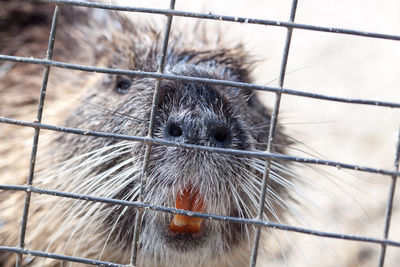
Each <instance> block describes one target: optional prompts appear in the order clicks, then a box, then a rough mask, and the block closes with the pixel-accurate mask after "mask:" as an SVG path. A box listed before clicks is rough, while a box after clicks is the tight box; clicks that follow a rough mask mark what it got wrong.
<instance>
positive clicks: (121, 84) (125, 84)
mask: <svg viewBox="0 0 400 267" xmlns="http://www.w3.org/2000/svg"><path fill="white" fill-rule="evenodd" d="M131 85H132V81H131V79H129V78H127V77H121V76H118V77H117V80H116V84H115V89H116V90H117V92H118V93H120V94H125V93H127V92H128V91H129V88H130V87H131Z"/></svg>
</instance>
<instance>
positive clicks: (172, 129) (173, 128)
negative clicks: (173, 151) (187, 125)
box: [168, 123, 182, 137]
mask: <svg viewBox="0 0 400 267" xmlns="http://www.w3.org/2000/svg"><path fill="white" fill-rule="evenodd" d="M168 133H169V135H170V136H173V137H179V136H182V128H181V127H179V126H178V125H176V124H174V123H173V124H171V125H169V129H168Z"/></svg>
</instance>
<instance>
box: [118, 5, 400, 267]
mask: <svg viewBox="0 0 400 267" xmlns="http://www.w3.org/2000/svg"><path fill="white" fill-rule="evenodd" d="M128 3H129V4H133V5H136V6H143V7H154V8H168V5H169V3H168V1H150V2H149V1H123V4H128ZM290 6H291V1H290V0H262V1H261V0H248V1H239V0H229V1H211V0H210V1H182V0H178V1H177V3H176V9H177V10H184V11H194V12H204V13H208V12H210V13H212V14H221V15H231V16H240V17H249V18H260V19H269V20H281V21H287V20H288V19H289V14H290ZM131 16H132V17H135V16H136V17H137V16H139V15H138V14H135V13H133V14H131ZM140 16H141V15H140ZM147 16H148V17H151V18H150V19H149V20H150V21H154V23H157V21H163V19H164V18H163V17H162V16H155V15H147ZM195 22H196V19H192V18H174V27H182V25H188V24H191V23H195ZM295 22H298V23H304V24H312V25H317V26H326V27H338V28H346V29H355V30H361V31H369V32H376V33H387V34H395V35H396V34H397V35H400V1H397V0H386V1H378V0H353V1H345V0H325V1H320V0H299V1H298V7H297V14H296V19H295ZM204 24H205V25H206V27H207V31H208V33H209V35H211V36H212V35H213V34H217V32H218V31H220V32H221V33H223V36H224V38H225V39H227V40H228V42H242V43H243V44H244V45H245V47H246V49H247V50H248V51H249V52H250V54H251V55H252V56H253V57H254V58H255V59H256V60H257V63H256V68H255V70H254V76H253V77H254V80H255V83H256V84H260V85H271V86H277V85H278V76H279V68H280V63H281V57H282V53H283V46H284V41H285V36H286V29H285V28H283V27H273V26H260V25H248V24H239V23H230V22H215V21H206V22H204ZM183 27H184V26H183ZM399 65H400V42H399V41H390V40H382V39H373V38H367V37H359V36H350V35H342V34H332V33H323V32H314V31H305V30H297V29H295V30H294V33H293V38H292V44H291V49H290V54H289V61H288V66H287V76H286V79H285V83H284V87H285V88H289V89H296V90H301V91H306V92H315V93H320V94H326V95H330V96H338V97H348V98H362V99H370V100H380V101H390V102H397V103H399V102H400V67H399ZM262 96H263V100H264V101H265V104H266V105H267V106H269V107H272V103H273V101H274V94H270V93H262ZM279 118H280V123H281V124H282V125H283V126H284V127H285V129H286V133H287V134H288V135H289V136H291V137H293V138H295V139H296V140H297V144H296V145H295V146H293V147H290V148H289V154H291V155H301V156H304V157H314V158H322V159H328V160H334V161H340V162H345V163H351V164H359V165H363V166H370V167H374V168H384V169H389V170H391V169H393V166H394V157H395V148H396V147H395V146H396V139H397V134H398V130H399V127H400V109H391V108H385V107H375V106H365V105H355V104H344V103H337V102H330V101H322V100H316V99H309V98H302V97H296V96H289V95H283V96H282V103H281V111H280V114H279ZM295 168H296V171H297V173H298V177H299V181H297V184H298V187H299V189H300V193H299V194H298V203H292V210H291V212H290V214H289V215H288V216H287V217H286V222H287V223H288V224H290V225H294V226H301V227H307V228H312V229H316V230H321V231H329V232H336V233H344V234H353V235H363V236H368V237H375V238H381V237H382V236H383V227H384V218H385V209H386V203H387V198H388V192H389V184H390V180H391V178H390V177H388V176H382V175H374V174H368V173H361V172H354V171H348V170H339V169H336V168H323V167H321V166H318V167H317V166H305V165H301V166H300V165H299V166H295ZM399 201H400V192H399V190H398V189H397V190H396V194H395V203H394V210H393V217H392V223H391V228H390V233H389V239H391V240H395V241H400V227H399V225H400V213H399V208H400V202H399ZM269 236H271V237H270V239H271V240H267V241H266V242H265V243H266V245H265V248H264V252H265V253H264V256H263V257H262V259H261V260H260V261H259V263H258V266H377V265H378V259H379V252H380V245H375V244H368V243H361V242H355V241H345V240H336V239H328V238H320V237H316V236H308V235H304V234H294V233H290V232H282V231H276V232H275V233H274V234H273V235H269ZM385 266H400V248H395V247H393V248H392V247H388V251H387V256H386V261H385Z"/></svg>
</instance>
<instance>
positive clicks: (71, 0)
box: [0, 0, 400, 266]
mask: <svg viewBox="0 0 400 267" xmlns="http://www.w3.org/2000/svg"><path fill="white" fill-rule="evenodd" d="M33 1H34V2H44V3H48V4H53V5H55V9H54V14H53V19H52V25H51V31H50V36H49V43H48V50H47V53H46V58H45V59H37V58H28V57H18V56H11V55H0V60H1V61H13V62H19V63H27V64H36V65H43V66H44V72H43V80H42V87H41V91H40V96H39V99H38V109H37V118H36V119H35V121H33V122H27V121H21V120H15V119H11V118H6V117H1V116H0V123H6V124H14V125H17V126H22V127H31V128H33V129H34V135H33V144H32V151H31V160H30V168H29V175H28V179H27V184H26V185H5V184H0V189H1V190H11V191H24V192H25V194H26V195H25V204H24V210H23V216H22V220H21V230H20V241H19V246H18V247H9V246H2V245H1V244H0V251H9V252H14V253H16V254H17V264H16V266H20V265H21V261H22V258H23V255H24V254H29V255H33V256H39V257H47V258H53V259H59V260H65V261H69V262H76V263H84V264H90V265H99V266H126V265H121V264H116V263H112V262H105V261H99V260H93V259H87V258H80V257H75V256H67V255H61V254H55V253H47V252H44V251H35V250H30V249H26V248H25V233H26V225H27V223H28V213H29V205H30V199H31V194H32V193H37V194H45V195H52V196H57V197H64V198H71V199H77V200H82V201H92V202H101V203H107V204H113V205H123V206H132V207H135V208H136V209H138V211H139V212H137V214H136V215H137V216H136V218H135V232H134V240H133V243H132V253H131V262H130V264H129V265H128V266H135V265H136V255H137V253H138V238H139V235H140V223H139V222H140V219H141V216H142V212H143V210H144V209H151V210H155V211H159V212H168V213H173V214H181V215H186V216H196V217H200V218H205V219H211V220H220V221H231V222H234V223H241V224H248V225H253V226H255V227H256V229H257V230H256V235H255V237H254V241H253V242H252V255H251V259H249V261H250V266H255V265H256V262H257V254H258V246H259V242H260V241H259V238H260V232H261V228H263V227H271V228H274V229H280V230H285V231H292V232H298V233H303V234H309V235H316V236H320V237H326V238H337V239H345V240H352V241H359V242H369V243H377V244H380V245H381V253H380V256H379V262H378V266H383V265H384V260H385V252H386V247H387V246H395V247H400V241H393V240H390V239H388V234H389V227H390V219H391V213H392V206H393V199H394V192H395V187H396V180H397V177H399V176H400V172H399V157H400V130H399V133H398V140H397V145H396V155H395V159H394V168H393V170H388V169H377V168H372V167H368V166H360V165H353V164H347V163H344V162H340V161H330V160H322V159H315V158H303V157H294V156H289V155H280V154H275V153H273V152H271V147H272V143H273V139H274V132H275V128H276V122H277V118H278V114H279V108H280V100H281V96H282V94H288V95H295V96H298V97H307V98H314V99H320V100H328V101H335V102H343V103H350V104H362V105H370V106H382V107H391V108H400V103H397V102H387V101H374V100H367V99H355V98H345V97H336V96H329V95H324V94H315V93H309V92H304V91H298V90H293V89H288V88H284V79H285V74H286V65H287V61H288V58H289V51H290V42H291V36H292V32H293V30H294V29H301V30H310V31H322V32H328V33H334V34H348V35H357V36H363V37H369V38H379V39H387V40H392V41H400V35H390V34H382V33H373V32H364V31H357V30H351V29H345V28H331V27H321V26H316V25H308V24H299V23H295V22H294V20H295V15H296V7H297V2H298V1H297V0H292V5H291V10H290V18H289V21H275V20H265V19H257V18H246V17H233V16H225V15H216V14H211V13H209V14H205V13H196V12H186V11H178V10H174V6H175V0H170V6H169V9H155V8H141V7H132V6H122V5H116V4H105V3H96V2H86V1H80V0H33ZM64 5H65V6H71V5H72V6H83V7H89V8H101V9H109V10H116V11H129V12H139V13H152V14H159V15H164V16H166V17H167V22H166V24H165V28H164V39H163V44H162V53H161V56H160V59H159V67H158V70H157V72H145V71H136V70H125V69H113V68H99V67H92V66H84V65H77V64H70V63H66V62H60V61H54V60H52V51H53V45H54V41H55V39H56V29H57V19H58V16H59V12H60V9H61V7H62V6H64ZM174 16H180V17H188V18H197V19H206V20H218V21H227V22H233V23H246V24H259V25H265V26H276V27H284V28H286V29H287V34H286V40H285V43H284V51H283V55H282V60H281V67H280V74H279V86H278V87H273V86H265V85H263V86H261V85H256V84H250V83H243V82H233V81H228V80H216V79H206V78H197V77H189V76H178V75H172V74H165V73H164V66H165V55H166V50H167V48H168V39H169V35H170V31H171V26H172V19H173V17H174ZM51 67H56V68H66V69H72V70H79V71H85V72H98V73H107V74H115V75H116V74H122V75H130V76H138V77H148V78H154V79H156V80H157V83H156V89H155V93H154V97H153V105H152V110H151V117H150V125H149V129H148V135H147V136H146V137H141V136H128V135H122V134H114V133H107V132H98V131H88V130H85V129H76V128H69V127H63V126H56V125H49V124H44V123H42V122H41V119H42V113H43V105H44V101H45V95H46V87H47V82H48V76H49V71H50V68H51ZM163 79H170V80H182V81H189V82H195V83H207V84H213V85H224V86H233V87H239V88H249V89H253V90H260V91H268V92H274V93H275V104H274V107H273V112H272V117H271V127H270V132H269V133H266V134H269V138H268V143H267V150H266V151H265V152H259V151H240V150H235V149H225V148H216V147H205V146H199V145H193V144H184V143H177V142H173V141H167V140H162V139H155V138H154V137H153V129H154V120H155V115H156V114H155V113H156V108H155V107H156V106H157V101H158V91H159V88H160V85H161V81H162V80H163ZM42 129H43V130H50V131H58V132H64V133H70V134H78V135H85V136H96V137H98V138H114V139H119V140H129V141H134V142H142V143H144V144H146V153H145V157H144V164H143V169H142V174H141V187H140V194H139V201H135V202H131V201H124V200H118V199H109V198H102V197H96V196H91V195H83V194H75V193H67V192H62V191H56V190H47V189H43V188H38V187H34V186H33V184H32V182H33V178H34V173H35V162H36V152H37V147H38V140H39V135H40V130H42ZM154 144H157V145H165V146H176V147H184V148H188V149H195V150H204V151H207V152H210V153H225V154H232V155H237V156H242V157H259V158H262V159H264V160H265V169H264V172H263V181H262V190H261V197H260V203H259V209H258V215H257V218H256V219H250V218H238V217H230V216H222V215H216V214H205V213H199V212H192V211H190V212H189V211H185V210H179V209H175V208H169V207H164V206H158V205H152V204H150V203H144V202H143V188H144V186H145V182H144V179H143V178H144V177H145V172H146V167H147V163H148V160H149V156H150V153H151V146H152V145H154ZM273 159H280V160H286V161H294V162H299V163H308V164H315V165H324V166H331V167H336V168H343V169H350V170H356V171H360V172H368V173H376V174H382V175H386V176H388V177H390V178H391V184H390V188H389V194H388V201H387V204H386V215H385V225H384V230H383V237H382V238H371V237H366V236H357V235H345V234H341V233H333V232H325V231H318V230H313V229H308V228H301V227H295V226H290V225H285V224H280V223H274V222H270V221H264V220H262V214H263V207H264V201H265V197H266V194H267V187H268V178H269V171H270V164H271V160H273Z"/></svg>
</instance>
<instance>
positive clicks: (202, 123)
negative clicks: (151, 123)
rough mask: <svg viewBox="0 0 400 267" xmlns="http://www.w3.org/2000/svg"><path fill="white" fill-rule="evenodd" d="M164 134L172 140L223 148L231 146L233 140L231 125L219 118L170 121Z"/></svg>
mask: <svg viewBox="0 0 400 267" xmlns="http://www.w3.org/2000/svg"><path fill="white" fill-rule="evenodd" d="M163 135H164V138H165V139H167V140H170V141H175V142H181V143H187V144H194V145H204V146H212V147H221V148H227V147H229V145H230V144H231V142H232V133H231V129H230V127H229V125H228V124H227V123H225V122H221V121H218V120H207V121H206V120H193V119H192V120H189V119H184V120H180V121H169V122H168V123H167V124H166V125H165V127H164V134H163Z"/></svg>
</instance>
